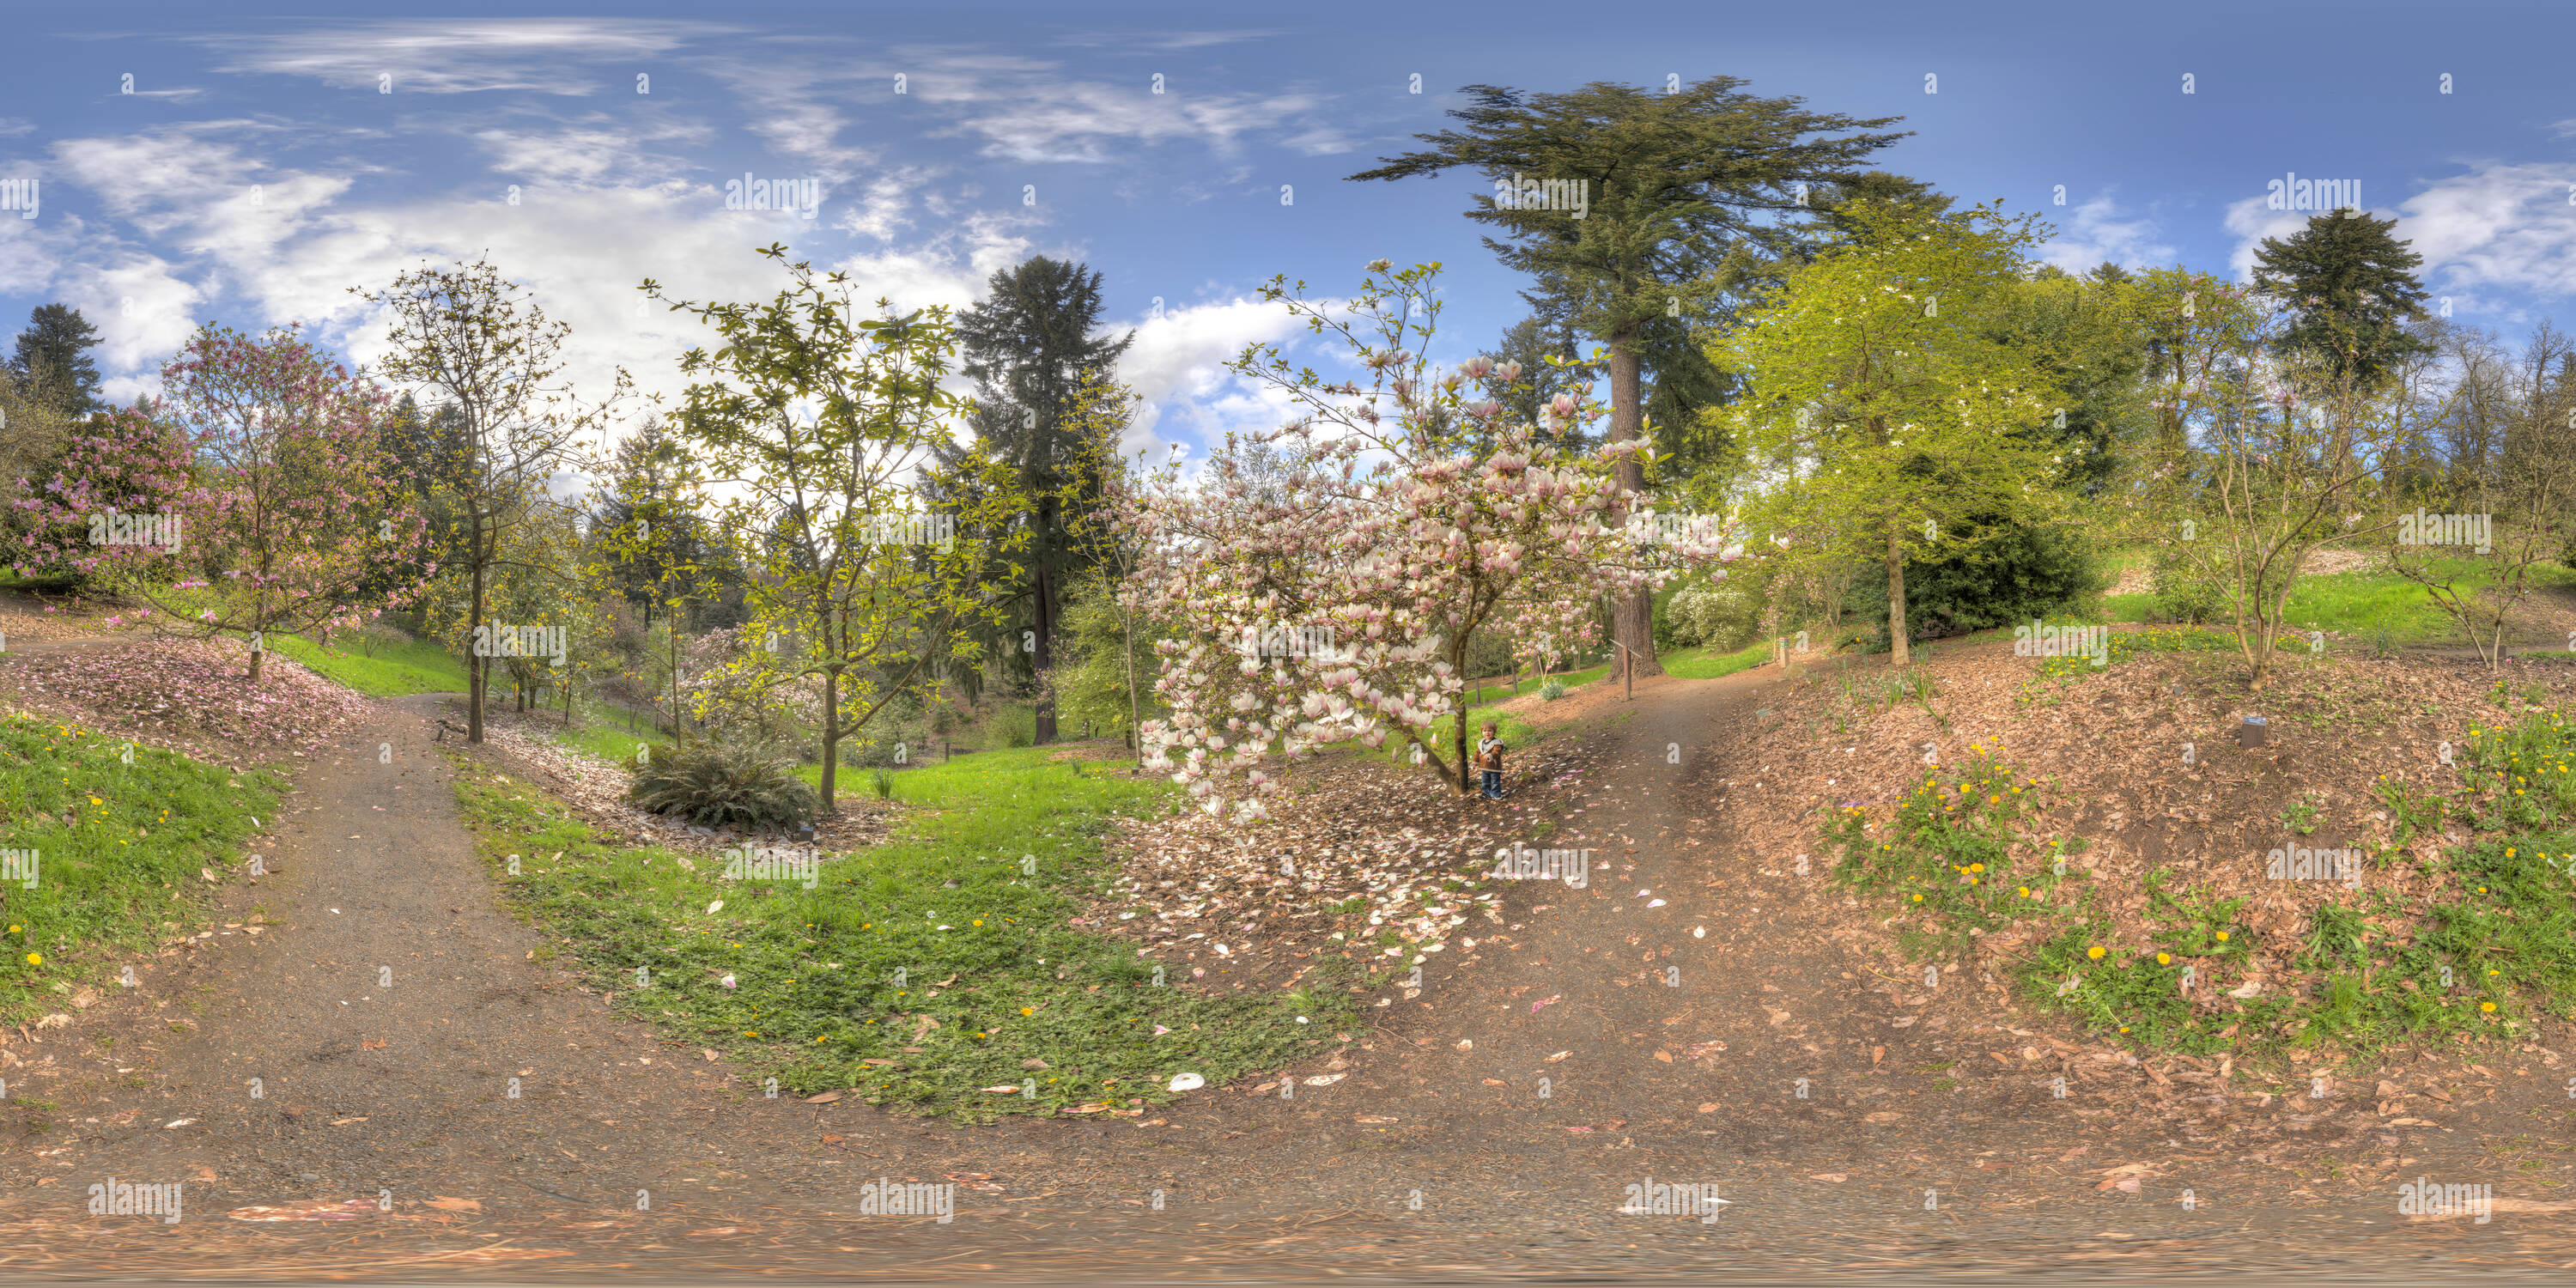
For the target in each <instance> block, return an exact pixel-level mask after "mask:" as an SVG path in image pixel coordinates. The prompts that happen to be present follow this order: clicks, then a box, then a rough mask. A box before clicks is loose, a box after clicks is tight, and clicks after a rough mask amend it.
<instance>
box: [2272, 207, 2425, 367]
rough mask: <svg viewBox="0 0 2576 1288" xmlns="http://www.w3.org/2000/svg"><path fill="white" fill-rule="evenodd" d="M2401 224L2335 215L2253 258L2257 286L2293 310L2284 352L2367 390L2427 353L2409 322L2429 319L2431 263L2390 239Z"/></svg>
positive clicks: (2281, 343) (2351, 213) (2279, 344)
mask: <svg viewBox="0 0 2576 1288" xmlns="http://www.w3.org/2000/svg"><path fill="white" fill-rule="evenodd" d="M2396 227H2397V220H2396V219H2395V218H2393V217H2392V218H2388V219H2373V218H2371V217H2370V216H2369V215H2367V214H2365V213H2363V212H2361V211H2358V210H2330V211H2327V212H2326V213H2324V214H2322V215H2319V216H2317V217H2316V218H2314V219H2311V220H2309V221H2308V226H2307V227H2305V228H2303V229H2300V230H2299V231H2298V232H2297V233H2295V234H2293V235H2291V236H2290V237H2289V238H2288V239H2287V240H2283V239H2282V238H2278V237H2266V238H2264V239H2263V244H2262V245H2261V246H2259V247H2257V248H2255V251H2254V283H2255V285H2256V287H2257V288H2259V289H2260V290H2262V291H2263V292H2264V293H2265V294H2267V295H2271V296H2273V297H2275V298H2277V299H2279V300H2281V301H2282V302H2283V303H2285V304H2287V305H2288V306H2289V309H2290V314H2291V317H2290V323H2289V325H2288V327H2287V328H2285V329H2284V330H2283V331H2282V332H2281V333H2280V335H2279V336H2278V338H2277V339H2276V341H2275V345H2276V349H2277V351H2278V352H2280V353H2282V354H2284V355H2289V354H2304V355H2307V356H2310V357H2312V358H2314V359H2316V360H2317V361H2319V362H2322V363H2323V364H2325V369H2326V377H2325V378H2326V380H2327V381H2328V382H2329V383H2331V382H2333V381H2334V380H2336V379H2339V378H2340V377H2341V376H2343V375H2344V374H2345V373H2346V372H2349V373H2351V375H2352V377H2353V379H2354V381H2355V383H2356V384H2357V385H2359V386H2360V387H2361V388H2362V389H2364V390H2368V389H2371V388H2373V387H2375V386H2376V385H2378V384H2379V383H2380V382H2381V381H2382V380H2383V379H2385V378H2386V377H2387V375H2388V374H2389V372H2390V369H2391V368H2392V367H2393V366H2394V365H2395V364H2396V363H2397V362H2399V361H2400V360H2402V359H2404V358H2405V357H2407V356H2408V355H2410V354H2414V353H2417V352H2420V351H2421V350H2422V349H2423V348H2424V343H2423V341H2422V340H2420V339H2418V338H2417V337H2416V336H2414V335H2412V334H2410V333H2408V331H2407V330H2406V326H2405V324H2406V322H2407V321H2408V320H2410V319H2413V318H2420V317H2422V316H2424V284H2423V283H2422V282H2420V281H2418V280H2417V279H2416V277H2415V270H2416V269H2417V268H2418V267H2421V266H2422V264H2423V263H2424V257H2423V256H2421V255H2418V254H2416V253H2415V252H2414V251H2411V250H2409V249H2407V247H2408V246H2410V245H2412V243H2410V242H2404V241H2399V240H2398V239H2397V237H2396V236H2395V234H2394V233H2393V232H2392V231H2391V230H2393V229H2395V228H2396Z"/></svg>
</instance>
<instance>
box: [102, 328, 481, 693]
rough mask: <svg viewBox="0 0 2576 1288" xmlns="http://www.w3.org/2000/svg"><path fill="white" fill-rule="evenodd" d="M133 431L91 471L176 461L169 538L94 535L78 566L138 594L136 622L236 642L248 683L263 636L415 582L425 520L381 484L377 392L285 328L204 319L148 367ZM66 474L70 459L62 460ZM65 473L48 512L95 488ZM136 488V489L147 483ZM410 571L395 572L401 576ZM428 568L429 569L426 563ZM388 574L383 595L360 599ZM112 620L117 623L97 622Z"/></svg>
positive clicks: (351, 620)
mask: <svg viewBox="0 0 2576 1288" xmlns="http://www.w3.org/2000/svg"><path fill="white" fill-rule="evenodd" d="M161 380H162V397H161V399H160V400H158V401H157V402H154V403H152V404H150V405H149V407H148V412H147V414H145V416H144V419H145V420H147V421H148V427H147V426H132V427H131V430H132V432H130V433H129V434H127V435H126V437H125V438H124V439H123V440H121V445H120V446H119V447H118V448H117V449H116V450H115V452H111V453H109V454H108V457H107V459H106V464H108V465H112V466H114V467H115V468H101V469H98V470H95V471H94V472H93V475H92V478H93V479H97V478H115V477H131V476H134V475H136V474H137V473H138V468H137V467H138V466H149V467H150V471H149V473H148V475H147V476H148V477H150V478H152V479H154V480H155V481H156V482H157V481H159V480H162V479H164V478H166V477H168V476H169V475H170V473H171V472H172V471H175V470H179V469H180V468H181V465H182V462H184V463H185V467H186V468H185V472H184V474H183V477H186V479H187V481H186V483H185V484H184V485H183V486H179V487H175V488H166V489H159V490H157V492H156V493H155V494H154V495H153V497H152V499H153V500H154V501H155V502H156V503H157V504H159V505H161V506H164V507H166V510H167V512H168V514H169V515H170V517H173V518H175V519H176V520H177V523H176V525H175V527H172V528H164V529H154V530H153V531H155V532H157V533H170V534H174V535H175V536H176V538H177V539H176V540H175V541H168V542H164V543H163V544H161V545H160V546H159V547H158V549H159V551H160V556H161V557H160V558H158V559H154V558H152V557H150V553H151V552H152V551H153V550H154V549H155V547H153V546H150V545H145V546H140V547H127V546H108V547H104V548H103V551H105V552H115V553H114V554H113V555H110V554H107V553H102V554H101V555H99V556H94V557H91V558H90V559H89V560H88V564H89V567H88V568H87V569H85V570H86V571H93V572H97V573H102V574H104V575H105V576H106V577H107V578H108V579H109V580H110V581H111V582H112V584H113V586H114V588H115V589H116V590H119V591H122V592H124V593H126V594H129V595H132V596H134V597H136V598H138V599H140V600H142V601H143V602H144V603H145V604H146V605H148V606H149V607H148V609H147V612H146V615H145V616H146V618H147V619H149V620H154V621H156V622H158V623H160V624H162V625H164V626H167V627H175V628H176V629H178V630H180V631H182V632H185V633H189V634H194V635H197V636H200V637H213V636H217V635H233V636H238V637H240V638H242V639H243V640H245V641H247V642H248V643H249V644H250V648H251V653H250V673H249V674H250V680H251V682H252V683H254V684H256V683H258V681H259V677H260V665H261V662H262V661H263V660H264V658H265V657H266V656H267V637H268V635H269V634H270V633H272V632H279V631H285V632H303V631H314V630H318V629H325V628H331V627H350V626H355V625H357V624H358V623H360V622H362V621H364V620H366V619H367V618H370V617H373V616H375V615H377V614H379V613H381V612H383V611H384V606H385V604H386V603H401V602H403V601H405V600H407V599H409V598H410V597H411V596H413V595H416V594H417V593H418V592H419V589H420V587H421V586H422V585H423V584H424V583H425V582H426V580H427V578H426V576H425V574H423V572H422V571H421V568H420V566H419V564H418V562H417V561H418V558H419V555H420V552H421V548H422V545H423V543H424V541H425V538H426V533H427V524H426V523H425V522H424V521H423V519H422V517H421V516H420V514H419V512H418V511H417V510H416V509H415V508H414V507H413V506H412V505H411V503H410V502H409V501H408V499H406V498H404V497H402V496H401V495H400V494H399V493H398V492H397V491H396V490H395V489H394V488H393V487H392V486H390V485H389V484H388V483H387V482H385V480H386V479H387V478H389V477H390V476H391V474H392V471H391V470H390V469H389V468H387V461H386V458H385V455H384V452H383V450H382V447H381V446H380V443H379V440H378V432H377V431H378V426H379V424H380V422H381V421H382V419H383V417H384V414H385V410H386V406H387V402H386V398H385V395H384V393H383V392H382V391H380V390H378V389H377V388H376V387H375V386H374V385H373V384H372V383H371V382H369V381H367V380H365V379H364V378H362V377H359V376H356V375H353V374H351V373H350V372H349V371H348V370H347V369H346V368H344V367H342V366H340V365H339V364H337V363H334V362H332V361H331V360H330V359H329V358H328V357H326V356H324V355H323V354H322V353H321V352H319V351H318V350H316V349H315V348H314V347H313V346H312V345H310V344H307V343H306V342H305V341H304V340H303V339H302V338H301V337H300V336H298V335H297V334H296V333H295V332H294V331H293V330H292V329H281V330H275V331H271V332H269V333H268V334H267V335H266V336H263V337H260V338H257V339H253V338H251V337H249V336H245V335H242V334H240V333H239V332H235V331H232V330H229V329H226V328H223V327H219V326H216V325H214V324H211V323H209V324H208V325H206V326H205V327H204V328H202V329H201V330H199V331H198V332H197V334H196V335H194V336H192V337H190V338H189V340H188V343H187V344H186V345H185V346H184V347H182V348H181V349H180V351H179V353H178V355H177V356H176V357H174V358H172V359H171V360H170V362H169V363H168V364H167V365H166V366H164V367H163V368H162V371H161ZM67 472H68V470H67ZM96 490H97V484H96V483H95V482H94V481H93V482H92V483H90V484H88V485H86V490H84V485H82V484H75V485H74V486H73V487H72V488H71V489H70V490H69V491H67V492H66V493H64V494H63V495H62V497H61V500H60V501H59V502H58V504H59V506H60V509H61V513H60V514H57V515H55V516H52V517H55V518H58V519H59V518H63V517H69V518H72V519H75V520H76V519H77V518H78V517H79V516H80V514H81V512H82V511H81V506H82V505H83V504H84V503H95V502H96V501H98V500H100V499H104V500H108V501H113V500H114V498H112V497H108V498H97V497H93V496H90V495H89V492H94V491H96ZM147 491H150V490H148V489H147ZM406 568H408V569H409V576H408V577H404V576H400V575H398V574H400V573H401V572H402V571H403V570H404V569H406ZM433 571H434V570H433ZM388 576H393V577H394V581H393V586H392V589H391V591H390V592H389V593H380V594H378V595H376V596H375V597H374V598H375V599H376V600H377V601H378V602H376V603H374V604H368V603H364V602H361V601H362V599H364V598H366V596H364V594H363V592H364V591H365V590H366V589H367V588H368V587H369V586H371V585H377V586H381V585H382V584H384V580H385V578H387V577H388ZM110 620H111V622H115V621H116V620H117V619H110Z"/></svg>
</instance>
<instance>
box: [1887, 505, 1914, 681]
mask: <svg viewBox="0 0 2576 1288" xmlns="http://www.w3.org/2000/svg"><path fill="white" fill-rule="evenodd" d="M1901 522H1902V520H1899V519H1895V518H1890V519H1888V521H1887V646H1888V648H1889V650H1890V651H1891V655H1892V657H1893V658H1894V660H1895V663H1896V665H1898V666H1911V665H1913V663H1914V650H1913V649H1912V648H1911V647H1909V646H1908V645H1907V643H1906V638H1905V637H1906V635H1907V634H1908V633H1909V632H1908V631H1907V630H1906V626H1905V545H1904V542H1903V541H1902V540H1901V539H1900V538H1899V537H1898V536H1897V532H1898V527H1897V525H1898V524H1899V523H1901Z"/></svg>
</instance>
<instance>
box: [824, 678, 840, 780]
mask: <svg viewBox="0 0 2576 1288" xmlns="http://www.w3.org/2000/svg"><path fill="white" fill-rule="evenodd" d="M840 765H841V673H840V672H839V671H837V670H832V671H825V672H824V673H823V812H824V813H825V814H837V813H839V812H840V811H838V810H837V809H835V808H834V807H833V804H832V786H833V780H834V776H835V775H836V774H837V773H838V771H839V769H840Z"/></svg>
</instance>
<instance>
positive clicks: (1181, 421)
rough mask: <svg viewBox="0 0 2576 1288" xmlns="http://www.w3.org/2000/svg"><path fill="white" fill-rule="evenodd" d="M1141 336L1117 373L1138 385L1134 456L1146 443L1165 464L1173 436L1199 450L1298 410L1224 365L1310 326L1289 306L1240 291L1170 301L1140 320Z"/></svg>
mask: <svg viewBox="0 0 2576 1288" xmlns="http://www.w3.org/2000/svg"><path fill="white" fill-rule="evenodd" d="M1134 327H1135V331H1136V341H1135V343H1134V344H1132V345H1129V346H1128V348H1127V352H1126V353H1125V354H1124V355H1123V356H1121V357H1120V358H1119V360H1118V378H1119V380H1121V381H1123V382H1125V383H1126V385H1127V386H1128V387H1129V388H1131V389H1133V390H1135V391H1136V397H1137V409H1136V418H1135V422H1134V424H1132V425H1131V426H1129V428H1128V433H1127V440H1126V441H1125V442H1124V443H1122V444H1120V447H1121V449H1122V450H1123V451H1125V452H1126V453H1127V454H1128V455H1130V456H1132V455H1134V454H1135V453H1136V452H1137V450H1138V449H1140V448H1141V449H1146V451H1147V456H1146V459H1147V461H1148V462H1152V463H1159V462H1160V461H1161V460H1162V459H1163V456H1164V450H1165V448H1166V447H1167V446H1169V445H1171V444H1173V443H1182V444H1187V445H1189V446H1190V448H1191V454H1192V455H1194V456H1205V455H1206V449H1207V448H1209V447H1212V446H1214V445H1216V444H1218V443H1222V442H1223V441H1225V435H1226V431H1228V430H1252V429H1275V428H1277V427H1279V426H1280V425H1281V424H1283V423H1285V422H1286V421H1288V420H1289V419H1290V418H1292V417H1293V416H1294V415H1295V411H1294V409H1293V407H1292V406H1291V404H1290V403H1289V401H1288V399H1286V398H1284V397H1282V396H1280V395H1278V394H1276V393H1274V392H1271V391H1269V390H1267V389H1265V388H1262V387H1259V386H1256V385H1254V384H1252V383H1251V382H1249V381H1246V380H1244V379H1243V378H1241V377H1239V376H1237V375H1235V374H1234V373H1233V372H1231V371H1228V370H1226V368H1225V364H1226V362H1227V361H1228V360H1230V359H1232V358H1234V357H1235V356H1236V355H1238V354H1240V353H1241V352H1243V347H1244V346H1245V345H1247V344H1260V343H1268V344H1284V343H1286V342H1287V341H1288V340H1289V339H1290V338H1291V337H1294V336H1302V335H1303V334H1304V331H1305V328H1304V326H1303V325H1301V324H1300V323H1299V322H1298V321H1297V320H1296V319H1295V318H1294V317H1292V316H1290V314H1289V312H1288V310H1287V309H1285V308H1283V307H1281V306H1279V305H1277V304H1273V303H1268V302H1265V301H1262V300H1258V299H1247V298H1237V299H1232V300H1225V301H1218V302H1211V303H1206V304H1193V305H1184V306H1179V307H1166V308H1165V309H1164V310H1163V313H1162V316H1160V317H1148V318H1146V319H1145V320H1144V321H1142V322H1138V323H1135V324H1134Z"/></svg>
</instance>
